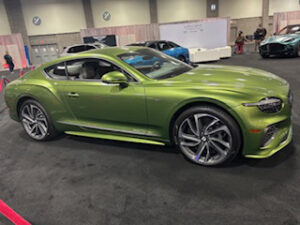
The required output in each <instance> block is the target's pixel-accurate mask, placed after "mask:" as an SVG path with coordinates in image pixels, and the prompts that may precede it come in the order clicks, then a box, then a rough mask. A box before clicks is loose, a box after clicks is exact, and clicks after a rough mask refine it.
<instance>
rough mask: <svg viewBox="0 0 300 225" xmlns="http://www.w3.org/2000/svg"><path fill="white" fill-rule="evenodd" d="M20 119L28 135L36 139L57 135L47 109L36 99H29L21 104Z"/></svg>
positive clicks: (47, 138) (42, 139)
mask: <svg viewBox="0 0 300 225" xmlns="http://www.w3.org/2000/svg"><path fill="white" fill-rule="evenodd" d="M20 120H21V123H22V125H23V127H24V130H25V131H26V133H27V134H28V136H29V137H31V138H32V139H34V140H37V141H46V140H50V139H52V138H54V137H55V136H56V135H57V132H56V130H55V128H54V127H53V125H52V122H51V120H50V118H49V116H48V114H47V112H46V110H45V109H44V108H43V106H42V105H41V104H40V103H39V102H37V101H35V100H27V101H25V102H24V103H23V104H22V105H21V108H20Z"/></svg>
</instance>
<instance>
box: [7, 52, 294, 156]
mask: <svg viewBox="0 0 300 225" xmlns="http://www.w3.org/2000/svg"><path fill="white" fill-rule="evenodd" d="M136 49H139V48H137V47H128V48H107V49H102V50H93V51H89V52H86V53H81V54H78V55H76V56H70V57H64V58H59V59H57V60H55V61H52V62H50V63H47V64H44V65H42V66H41V67H39V68H37V69H35V70H34V71H31V72H29V73H27V74H26V75H24V76H23V77H21V78H19V79H17V80H15V81H13V82H11V83H10V84H9V85H8V86H7V88H6V90H5V100H6V103H7V105H8V107H9V111H10V116H11V118H13V119H14V120H17V121H19V116H18V110H19V107H20V104H21V103H22V101H24V100H26V99H28V98H32V99H35V100H37V101H38V102H39V103H40V104H41V105H42V106H43V107H44V108H45V110H46V111H47V113H48V114H49V116H50V118H51V120H52V121H53V123H54V126H55V128H56V129H57V130H58V131H63V132H65V133H68V134H73V135H81V136H88V137H98V138H105V139H112V140H121V141H130V142H138V143H148V144H159V145H163V144H171V143H172V135H171V130H172V126H173V123H174V121H175V119H176V117H177V116H178V115H179V114H180V112H182V111H183V110H185V109H187V108H188V107H191V106H193V105H201V104H205V105H207V104H210V105H214V106H217V107H219V108H222V109H223V110H224V111H226V112H227V113H228V114H230V115H231V116H232V117H233V118H234V120H235V121H236V122H237V124H238V125H239V127H240V132H241V134H242V137H243V140H242V143H243V144H242V149H241V151H242V154H243V155H245V156H247V157H253V158H265V157H269V156H271V155H273V154H274V153H275V152H277V151H279V150H280V149H282V148H283V147H285V146H286V145H287V144H288V143H289V142H290V141H291V137H292V132H291V130H292V127H291V119H290V116H291V104H290V103H289V99H288V95H289V84H288V83H287V82H286V81H285V80H283V79H281V78H279V77H277V76H275V75H273V74H271V73H268V72H265V71H262V70H258V69H253V68H246V67H235V66H217V65H200V66H199V67H198V68H194V69H192V70H190V71H189V72H186V73H184V74H181V75H178V76H175V77H172V78H168V79H162V80H154V79H150V78H148V77H147V76H145V75H143V74H142V73H140V72H139V71H137V70H136V69H134V68H133V67H131V66H129V65H128V64H126V63H125V62H123V61H122V60H120V59H119V58H118V55H119V54H123V53H126V52H128V51H134V50H136ZM78 58H99V59H104V60H107V61H109V62H112V63H114V64H115V65H118V66H119V67H121V68H122V69H124V70H126V71H127V72H128V73H130V74H131V75H133V76H134V77H135V79H136V81H135V82H130V83H129V84H128V86H126V87H121V86H119V85H107V84H104V83H102V82H101V81H100V80H93V81H81V80H74V81H73V80H54V79H51V78H49V77H47V75H46V74H45V72H44V69H45V68H47V67H49V66H50V65H53V64H57V63H59V62H64V61H67V60H73V59H78ZM75 91H76V92H77V93H79V94H80V97H79V98H72V96H69V94H70V93H73V92H75ZM266 97H277V98H280V99H281V100H282V102H283V107H282V109H281V110H280V111H279V112H277V113H265V112H262V111H260V110H259V109H258V108H257V107H245V106H244V105H243V104H244V103H253V102H259V101H260V100H262V99H264V98H266ZM272 124H278V127H279V128H280V130H279V132H277V133H276V135H275V137H274V139H273V141H272V142H271V143H270V144H269V145H267V146H265V147H263V148H262V147H260V145H261V141H262V138H263V135H264V129H266V128H267V127H268V126H270V125H272ZM251 130H258V131H259V132H250V131H251ZM285 136H288V137H285Z"/></svg>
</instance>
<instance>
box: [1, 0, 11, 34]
mask: <svg viewBox="0 0 300 225" xmlns="http://www.w3.org/2000/svg"><path fill="white" fill-rule="evenodd" d="M10 33H11V30H10V26H9V23H8V19H7V14H6V10H5V7H4V3H3V0H0V35H6V34H10Z"/></svg>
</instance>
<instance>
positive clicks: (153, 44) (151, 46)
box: [148, 43, 157, 49]
mask: <svg viewBox="0 0 300 225" xmlns="http://www.w3.org/2000/svg"><path fill="white" fill-rule="evenodd" d="M148 48H154V49H157V48H156V44H155V43H152V44H150V45H148Z"/></svg>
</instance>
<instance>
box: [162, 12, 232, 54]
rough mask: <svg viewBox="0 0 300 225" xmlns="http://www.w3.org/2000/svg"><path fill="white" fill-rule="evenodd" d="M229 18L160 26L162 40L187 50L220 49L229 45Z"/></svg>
mask: <svg viewBox="0 0 300 225" xmlns="http://www.w3.org/2000/svg"><path fill="white" fill-rule="evenodd" d="M228 24H229V18H214V19H207V20H202V21H196V22H183V23H170V24H161V25H160V26H159V30H160V39H161V40H168V41H173V42H175V43H177V44H179V45H181V46H183V47H186V48H207V49H211V48H220V47H225V46H227V44H228V34H229V33H228V32H229V31H228V30H229V29H228Z"/></svg>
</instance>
